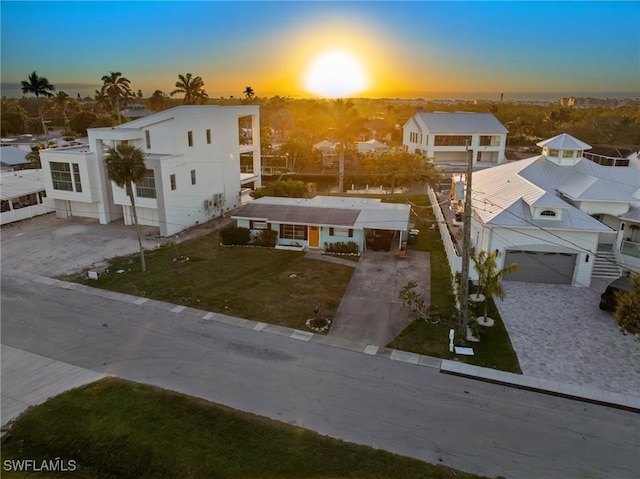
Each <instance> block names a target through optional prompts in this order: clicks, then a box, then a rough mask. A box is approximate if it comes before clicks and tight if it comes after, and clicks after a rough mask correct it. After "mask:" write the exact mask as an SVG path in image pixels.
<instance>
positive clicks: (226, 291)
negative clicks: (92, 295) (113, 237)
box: [65, 232, 353, 329]
mask: <svg viewBox="0 0 640 479" xmlns="http://www.w3.org/2000/svg"><path fill="white" fill-rule="evenodd" d="M145 257H146V263H147V271H146V272H145V273H141V272H140V263H139V258H138V255H131V256H127V257H120V258H115V259H113V260H111V262H110V264H109V266H108V270H109V271H110V272H109V273H104V274H100V276H99V279H98V280H89V279H87V278H86V277H85V276H84V275H82V276H80V275H77V276H72V277H68V278H65V279H70V280H72V281H78V282H81V283H83V284H87V285H89V286H93V287H97V288H103V289H108V290H112V291H119V292H122V293H128V294H132V295H136V296H142V297H145V298H152V299H157V300H161V301H167V302H170V303H174V304H179V305H184V306H190V307H193V308H198V309H202V310H205V311H213V312H218V313H225V314H228V315H231V316H237V317H242V318H245V319H251V320H254V321H262V322H266V323H271V324H278V325H282V326H287V327H291V328H296V329H305V328H306V326H305V321H306V320H307V319H308V318H310V317H313V316H314V309H315V308H316V306H317V305H320V314H321V316H322V317H324V318H326V319H333V317H334V316H335V313H336V311H337V309H338V306H339V305H340V301H341V299H342V296H343V294H344V291H345V290H346V288H347V285H348V284H349V280H350V279H351V275H352V274H353V268H351V267H348V266H343V265H339V264H334V263H329V262H326V261H321V260H315V259H308V258H305V256H304V253H301V252H296V251H281V250H272V249H262V248H247V247H222V246H220V237H219V234H218V233H217V232H213V233H210V234H208V235H206V236H203V237H200V238H196V239H192V240H188V241H185V242H183V243H179V244H175V243H169V244H167V245H165V246H163V247H161V248H159V249H156V250H153V251H147V252H146V253H145ZM180 257H188V258H189V260H188V261H184V262H181V261H174V260H175V259H176V258H180ZM118 271H123V272H122V273H118ZM294 275H295V276H294Z"/></svg>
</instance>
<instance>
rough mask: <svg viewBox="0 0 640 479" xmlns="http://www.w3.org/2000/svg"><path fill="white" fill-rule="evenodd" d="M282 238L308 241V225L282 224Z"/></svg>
mask: <svg viewBox="0 0 640 479" xmlns="http://www.w3.org/2000/svg"><path fill="white" fill-rule="evenodd" d="M280 238H284V239H293V240H303V241H306V239H307V227H306V226H305V225H280Z"/></svg>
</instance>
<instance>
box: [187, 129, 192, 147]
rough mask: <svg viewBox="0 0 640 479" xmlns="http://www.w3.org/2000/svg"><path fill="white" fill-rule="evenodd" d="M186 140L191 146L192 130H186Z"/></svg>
mask: <svg viewBox="0 0 640 479" xmlns="http://www.w3.org/2000/svg"><path fill="white" fill-rule="evenodd" d="M187 141H188V142H189V146H193V132H192V131H188V132H187Z"/></svg>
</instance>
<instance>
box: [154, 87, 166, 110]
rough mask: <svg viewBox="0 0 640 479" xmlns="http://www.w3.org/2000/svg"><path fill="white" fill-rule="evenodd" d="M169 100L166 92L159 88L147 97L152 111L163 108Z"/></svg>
mask: <svg viewBox="0 0 640 479" xmlns="http://www.w3.org/2000/svg"><path fill="white" fill-rule="evenodd" d="M168 101H169V97H168V96H167V94H166V93H164V92H163V91H161V90H156V91H154V92H153V93H152V94H151V98H149V107H150V108H151V109H152V110H153V111H160V110H162V109H164V107H165V106H166V105H167V103H168Z"/></svg>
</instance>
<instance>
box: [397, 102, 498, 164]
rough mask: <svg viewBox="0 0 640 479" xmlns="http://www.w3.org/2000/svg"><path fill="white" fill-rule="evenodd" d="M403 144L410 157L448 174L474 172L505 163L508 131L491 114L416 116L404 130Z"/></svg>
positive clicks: (462, 113) (424, 114) (417, 114)
mask: <svg viewBox="0 0 640 479" xmlns="http://www.w3.org/2000/svg"><path fill="white" fill-rule="evenodd" d="M402 131H403V133H402V144H403V146H404V148H405V150H406V151H408V152H409V153H417V154H421V155H424V156H426V157H427V158H431V159H432V160H433V163H434V164H435V165H436V166H437V167H438V168H440V169H442V170H444V171H446V172H456V171H463V170H464V169H466V166H467V162H468V159H469V155H471V158H472V161H473V167H474V170H477V169H482V168H488V167H491V166H496V165H500V164H503V163H506V161H507V160H506V158H505V154H504V150H505V147H506V144H507V133H508V130H507V129H506V128H505V127H504V125H503V124H502V123H500V121H498V119H497V118H496V117H495V116H494V115H493V114H491V113H470V112H456V113H444V112H433V113H425V112H422V113H416V114H415V115H414V116H413V117H411V118H409V120H407V122H406V123H405V124H404V125H403V127H402Z"/></svg>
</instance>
